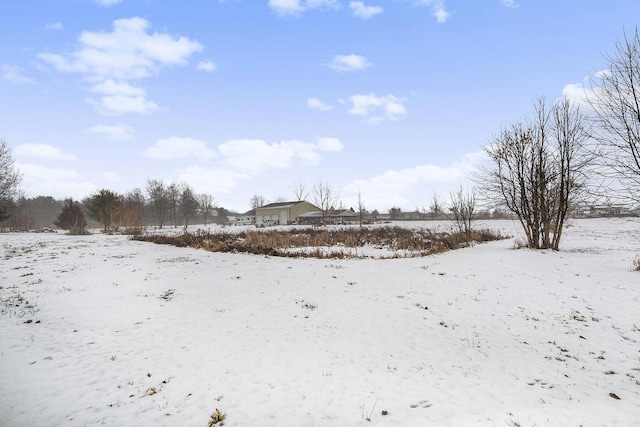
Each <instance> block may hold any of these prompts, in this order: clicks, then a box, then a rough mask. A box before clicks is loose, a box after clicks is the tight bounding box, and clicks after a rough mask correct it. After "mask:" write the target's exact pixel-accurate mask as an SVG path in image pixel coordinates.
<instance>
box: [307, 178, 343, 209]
mask: <svg viewBox="0 0 640 427" xmlns="http://www.w3.org/2000/svg"><path fill="white" fill-rule="evenodd" d="M313 201H314V204H315V205H316V206H317V207H319V208H320V211H321V212H322V217H323V218H326V216H327V214H328V213H329V211H330V210H331V209H332V207H334V206H336V205H337V204H338V203H339V202H340V201H339V198H338V196H337V195H336V194H334V192H333V189H332V188H331V186H330V185H329V183H328V182H322V181H319V182H318V183H316V185H314V186H313Z"/></svg>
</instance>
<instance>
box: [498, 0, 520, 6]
mask: <svg viewBox="0 0 640 427" xmlns="http://www.w3.org/2000/svg"><path fill="white" fill-rule="evenodd" d="M500 3H502V5H503V6H506V7H512V8H516V7H520V5H519V4H518V2H517V1H516V0H500Z"/></svg>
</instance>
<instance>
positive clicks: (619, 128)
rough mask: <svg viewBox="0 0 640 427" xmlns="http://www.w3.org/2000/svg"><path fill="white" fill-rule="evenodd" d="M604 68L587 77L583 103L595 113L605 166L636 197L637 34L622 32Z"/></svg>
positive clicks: (639, 128) (639, 186)
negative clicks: (588, 86)
mask: <svg viewBox="0 0 640 427" xmlns="http://www.w3.org/2000/svg"><path fill="white" fill-rule="evenodd" d="M605 58H606V60H607V61H608V63H609V64H608V69H606V70H604V71H601V72H599V73H597V74H596V75H595V77H593V78H592V79H591V88H592V92H591V94H590V95H589V96H588V97H587V102H588V103H589V104H590V106H591V107H592V109H593V110H594V112H595V124H596V126H595V127H594V132H593V136H594V138H595V139H597V140H598V142H599V143H600V144H601V147H602V148H603V154H604V155H603V157H602V158H603V159H604V160H605V161H606V166H607V167H609V168H610V169H611V170H613V171H614V172H615V175H616V178H617V179H619V180H620V181H621V182H622V183H623V184H625V186H626V187H627V189H628V190H629V193H630V195H631V198H632V199H634V200H636V201H639V200H640V191H639V190H640V35H639V34H638V29H637V28H636V31H635V33H634V34H633V35H632V36H627V34H626V33H625V34H624V37H623V40H622V41H616V43H615V52H614V54H613V55H608V56H605Z"/></svg>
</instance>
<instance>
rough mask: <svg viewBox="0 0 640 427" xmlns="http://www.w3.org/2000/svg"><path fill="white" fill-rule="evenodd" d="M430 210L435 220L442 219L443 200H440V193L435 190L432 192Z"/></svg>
mask: <svg viewBox="0 0 640 427" xmlns="http://www.w3.org/2000/svg"><path fill="white" fill-rule="evenodd" d="M429 212H430V213H431V218H433V219H435V220H438V219H440V216H441V215H442V202H441V201H440V195H439V194H438V193H436V192H435V191H434V192H433V193H432V194H431V199H430V204H429Z"/></svg>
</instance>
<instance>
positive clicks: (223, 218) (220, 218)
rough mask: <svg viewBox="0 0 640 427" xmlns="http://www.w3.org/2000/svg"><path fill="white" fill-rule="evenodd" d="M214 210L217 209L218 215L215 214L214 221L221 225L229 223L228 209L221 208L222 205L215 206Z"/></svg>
mask: <svg viewBox="0 0 640 427" xmlns="http://www.w3.org/2000/svg"><path fill="white" fill-rule="evenodd" d="M216 210H217V211H218V215H217V216H216V222H217V223H218V224H222V225H225V224H227V223H229V211H228V210H226V209H225V208H223V207H222V206H221V207H219V208H217V209H216Z"/></svg>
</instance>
